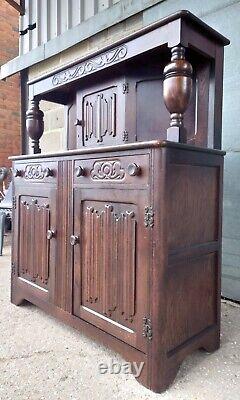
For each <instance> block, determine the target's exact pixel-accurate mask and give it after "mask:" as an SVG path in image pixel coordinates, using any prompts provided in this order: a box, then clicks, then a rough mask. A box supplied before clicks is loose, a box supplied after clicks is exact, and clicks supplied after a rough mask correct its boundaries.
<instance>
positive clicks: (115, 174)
mask: <svg viewBox="0 0 240 400" xmlns="http://www.w3.org/2000/svg"><path fill="white" fill-rule="evenodd" d="M90 174H91V178H92V179H93V180H110V181H111V180H112V181H113V180H118V181H120V180H123V179H124V178H125V176H126V173H125V171H124V169H123V168H121V164H120V161H100V162H99V161H97V162H95V163H94V165H93V169H92V170H91V173H90Z"/></svg>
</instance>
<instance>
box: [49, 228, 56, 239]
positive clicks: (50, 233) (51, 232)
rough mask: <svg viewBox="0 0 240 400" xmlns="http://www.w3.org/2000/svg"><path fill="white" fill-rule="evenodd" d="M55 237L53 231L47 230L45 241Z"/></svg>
mask: <svg viewBox="0 0 240 400" xmlns="http://www.w3.org/2000/svg"><path fill="white" fill-rule="evenodd" d="M55 236H56V232H55V231H54V230H53V229H48V231H47V239H48V240H51V239H52V238H54V237H55Z"/></svg>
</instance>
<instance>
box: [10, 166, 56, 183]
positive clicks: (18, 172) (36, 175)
mask: <svg viewBox="0 0 240 400" xmlns="http://www.w3.org/2000/svg"><path fill="white" fill-rule="evenodd" d="M57 167H58V163H57V162H56V161H47V162H29V163H18V162H16V163H14V167H13V176H14V181H15V184H18V183H21V184H23V182H24V184H25V183H27V182H38V183H56V181H57V179H56V178H57Z"/></svg>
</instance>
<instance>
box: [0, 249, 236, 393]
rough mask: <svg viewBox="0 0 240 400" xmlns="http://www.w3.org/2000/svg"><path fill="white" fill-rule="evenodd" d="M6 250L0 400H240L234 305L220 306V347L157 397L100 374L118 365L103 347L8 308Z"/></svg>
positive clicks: (38, 315)
mask: <svg viewBox="0 0 240 400" xmlns="http://www.w3.org/2000/svg"><path fill="white" fill-rule="evenodd" d="M9 289H10V247H5V249H4V255H3V256H2V257H0V400H69V399H71V400H98V399H100V400H109V399H112V400H123V399H124V400H141V399H144V400H151V399H152V400H154V399H159V400H160V399H164V400H239V399H240V308H239V307H235V306H233V305H231V304H223V305H222V346H221V349H220V350H219V351H217V352H215V353H213V354H207V353H206V352H200V351H199V352H196V353H194V354H193V355H192V356H190V357H188V358H187V360H186V361H185V362H184V363H183V364H182V367H181V369H180V371H179V373H178V375H177V378H176V380H175V382H174V384H173V385H172V386H171V388H170V389H169V390H167V391H166V392H165V393H163V394H155V393H152V392H151V391H149V390H147V389H145V388H144V387H142V386H141V385H139V384H138V383H137V382H136V380H135V379H134V377H133V376H132V375H125V374H124V373H121V374H119V375H113V374H110V373H107V374H105V375H102V374H100V372H99V364H100V363H101V362H104V363H106V364H108V365H109V364H110V363H111V362H112V360H114V361H115V362H119V363H124V360H122V359H121V357H120V356H119V355H117V354H116V353H114V352H112V351H110V350H108V349H106V348H104V347H103V346H101V345H99V344H98V343H95V342H93V341H91V340H90V339H88V338H87V337H85V336H84V335H82V334H81V333H79V332H77V331H76V330H74V329H72V328H70V327H68V326H66V325H64V324H62V323H61V322H58V321H57V320H56V319H54V318H52V317H50V316H48V315H46V314H45V313H44V312H42V311H41V310H39V309H38V308H37V307H35V306H33V305H31V304H29V303H26V305H23V306H20V307H16V306H14V305H12V304H11V303H10V300H9V298H10V290H9Z"/></svg>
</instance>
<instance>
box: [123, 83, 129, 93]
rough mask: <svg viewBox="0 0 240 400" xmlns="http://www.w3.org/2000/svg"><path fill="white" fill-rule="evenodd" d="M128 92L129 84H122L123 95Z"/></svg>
mask: <svg viewBox="0 0 240 400" xmlns="http://www.w3.org/2000/svg"><path fill="white" fill-rule="evenodd" d="M128 91H129V84H128V83H123V85H122V92H123V94H126V93H128Z"/></svg>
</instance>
